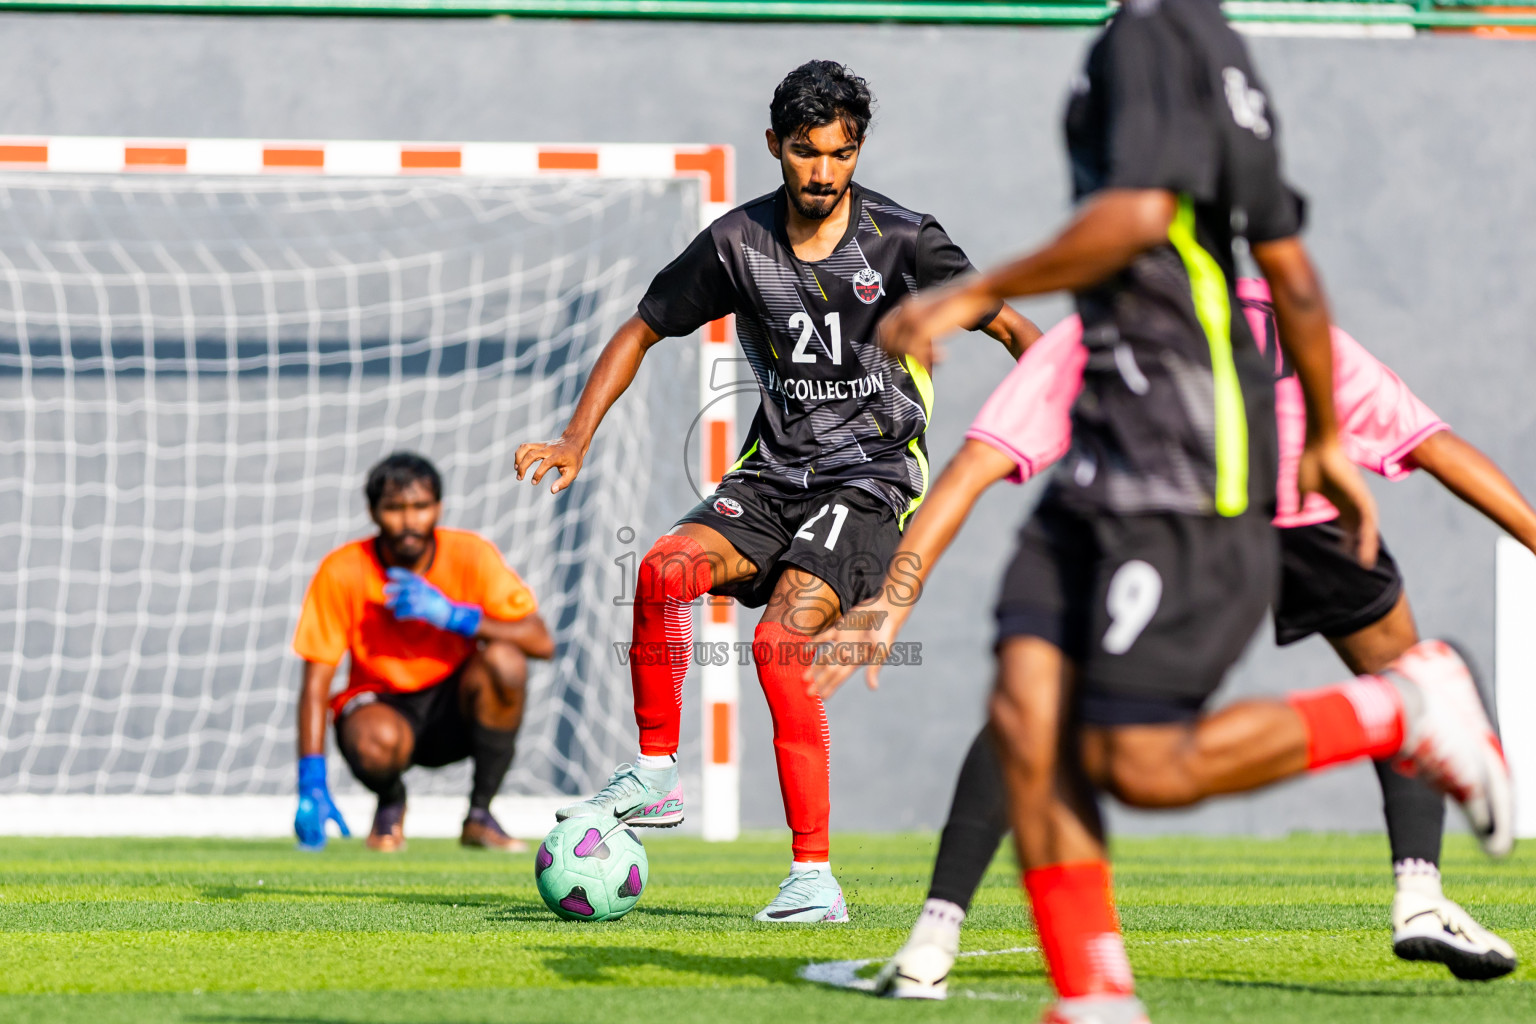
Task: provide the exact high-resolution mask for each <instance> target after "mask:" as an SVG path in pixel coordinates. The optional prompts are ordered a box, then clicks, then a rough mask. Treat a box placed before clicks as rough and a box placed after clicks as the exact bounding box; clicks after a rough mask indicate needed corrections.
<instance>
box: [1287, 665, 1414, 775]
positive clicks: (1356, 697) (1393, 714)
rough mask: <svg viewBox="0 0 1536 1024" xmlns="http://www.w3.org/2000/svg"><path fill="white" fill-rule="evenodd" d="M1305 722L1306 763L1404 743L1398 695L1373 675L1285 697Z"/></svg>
mask: <svg viewBox="0 0 1536 1024" xmlns="http://www.w3.org/2000/svg"><path fill="white" fill-rule="evenodd" d="M1285 699H1286V702H1287V703H1288V704H1290V705H1291V707H1293V708H1295V709H1296V713H1297V714H1299V715H1301V719H1302V721H1303V722H1305V723H1306V726H1307V767H1308V768H1309V769H1316V768H1326V767H1328V766H1329V765H1332V764H1339V763H1341V762H1343V761H1353V760H1355V759H1356V758H1360V757H1369V758H1371V759H1372V760H1381V759H1382V758H1387V757H1392V756H1393V755H1394V754H1396V753H1397V752H1398V751H1399V750H1401V749H1402V746H1403V700H1402V697H1400V696H1399V695H1398V692H1397V688H1396V687H1395V686H1393V685H1392V684H1391V683H1389V682H1387V681H1386V680H1385V679H1380V678H1378V677H1376V676H1361V677H1359V678H1358V679H1351V680H1350V681H1349V682H1347V683H1341V684H1340V685H1338V686H1328V687H1324V688H1322V689H1320V690H1306V691H1302V692H1299V693H1292V694H1288V695H1287V696H1286V698H1285Z"/></svg>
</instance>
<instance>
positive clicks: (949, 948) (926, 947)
mask: <svg viewBox="0 0 1536 1024" xmlns="http://www.w3.org/2000/svg"><path fill="white" fill-rule="evenodd" d="M936 905H937V906H936ZM964 920H965V911H963V910H961V909H960V908H959V907H958V906H956V905H955V904H953V903H950V902H948V901H946V900H934V899H930V900H929V901H928V902H927V903H926V904H924V906H923V912H922V913H921V914H919V915H918V918H917V922H916V923H915V924H913V925H912V934H911V935H909V936H907V942H906V945H904V946H902V947H901V948H900V949H898V950H897V951H896V955H895V956H893V957H891V959H890V961H889V962H888V963H887V964H886V965H885V966H884V967H882V968H881V969H880V973H879V974H878V975H876V976H875V995H878V996H885V997H887V998H890V999H944V998H947V997H948V995H949V970H950V968H951V967H953V966H954V965H955V957H957V956H959V954H960V925H961V923H962V922H963V921H964Z"/></svg>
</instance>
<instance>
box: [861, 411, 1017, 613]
mask: <svg viewBox="0 0 1536 1024" xmlns="http://www.w3.org/2000/svg"><path fill="white" fill-rule="evenodd" d="M1014 468H1015V464H1014V461H1013V460H1012V459H1010V458H1009V457H1008V456H1006V455H1004V454H1003V453H1002V452H1000V451H998V450H997V449H996V448H994V447H992V446H991V445H989V444H987V443H986V442H984V441H977V440H975V439H968V440H967V441H966V442H965V444H963V445H961V446H960V450H959V451H958V452H956V453H955V457H954V458H952V459H950V460H949V464H948V465H946V466H945V467H944V471H943V472H942V473H940V474H939V478H938V480H936V481H934V484H933V488H932V489H931V490H930V491H929V492H928V494H927V496H926V497H925V498H923V503H922V505H921V506H919V508H918V510H917V512H916V513H915V514H914V515H913V516H912V521H911V522H910V523H908V524H907V528H906V529H905V530H904V531H902V535H901V544H900V546H898V547H897V548H896V553H895V555H893V556H892V558H891V571H890V572H889V573H887V575H886V585H885V586H884V587H883V588H882V589H881V593H882V594H885V595H900V594H902V593H903V592H904V591H905V592H908V593H909V594H910V596H909V597H907V598H906V599H902V598H900V597H897V598H896V599H894V600H893V599H892V598H890V597H887V598H886V601H887V603H889V604H890V605H891V607H892V608H893V610H895V614H896V617H897V619H898V621H901V622H904V621H906V619H907V616H908V615H910V614H911V609H912V606H913V605H914V604H916V603H917V598H918V597H919V596H920V595H921V593H922V587H923V584H924V583H926V582H927V580H928V574H929V573H931V572H932V571H933V567H934V565H935V564H936V563H937V562H938V560H939V556H941V555H942V554H944V552H945V551H947V550H948V549H949V545H950V544H952V543H953V542H954V539H955V535H956V534H957V533H959V532H960V527H961V526H963V525H965V520H966V519H967V518H968V517H969V516H970V514H971V509H973V508H975V507H976V499H977V498H979V497H981V494H982V492H983V491H985V490H986V489H987V488H988V487H991V486H992V485H993V484H995V483H997V482H998V481H999V480H1006V479H1007V478H1008V476H1009V475H1010V474H1011V473H1012V472H1013V471H1014ZM898 571H899V572H900V574H901V578H900V579H898V578H896V575H897V573H898Z"/></svg>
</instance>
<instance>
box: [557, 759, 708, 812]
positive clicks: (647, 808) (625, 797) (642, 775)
mask: <svg viewBox="0 0 1536 1024" xmlns="http://www.w3.org/2000/svg"><path fill="white" fill-rule="evenodd" d="M583 814H598V815H603V814H611V815H613V816H614V817H615V818H618V819H619V820H621V821H623V822H625V823H627V824H630V825H635V826H642V827H647V828H671V827H672V826H674V825H681V824H682V823H683V784H682V782H681V781H679V779H678V776H677V765H676V763H674V764H673V765H672V766H671V767H670V768H664V769H662V770H660V771H652V770H651V769H648V768H637V767H636V766H634V765H632V764H621V765H619V766H618V767H617V768H615V769H614V770H613V774H612V775H611V776H609V778H608V784H607V785H606V786H604V787H603V788H602V789H600V790H599V791H598V793H597V795H596V796H594V797H593V798H592V799H590V800H583V801H581V802H580V803H575V804H568V805H567V806H565V807H562V808H560V809H559V810H558V811H556V812H555V820H556V821H564V820H565V819H566V818H574V817H577V816H579V815H583Z"/></svg>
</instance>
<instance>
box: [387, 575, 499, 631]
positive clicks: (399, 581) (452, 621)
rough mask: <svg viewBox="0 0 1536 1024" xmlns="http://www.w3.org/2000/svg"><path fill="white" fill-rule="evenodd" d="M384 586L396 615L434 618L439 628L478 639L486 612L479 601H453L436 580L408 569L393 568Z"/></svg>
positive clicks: (407, 618) (425, 619)
mask: <svg viewBox="0 0 1536 1024" xmlns="http://www.w3.org/2000/svg"><path fill="white" fill-rule="evenodd" d="M389 580H390V582H389V583H387V584H385V586H384V605H385V607H387V608H388V609H389V610H390V613H391V614H393V615H394V617H395V618H397V619H401V620H402V621H406V622H410V621H417V622H430V623H431V624H432V625H434V626H436V627H437V628H438V629H446V630H447V631H448V632H450V633H458V634H459V635H460V636H467V637H469V638H470V639H474V636H475V634H476V633H477V632H479V630H480V620H481V619H483V618H485V613H484V612H483V611H481V610H480V606H479V605H473V604H459V603H458V602H457V601H450V600H448V598H447V597H446V596H445V595H444V594H443V592H442V591H441V590H438V589H437V588H436V587H434V586H433V585H432V584H430V583H428V582H427V581H426V580H425V579H423V578H422V577H420V576H418V575H416V574H415V573H413V572H410V571H409V570H407V569H391V570H389Z"/></svg>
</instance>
